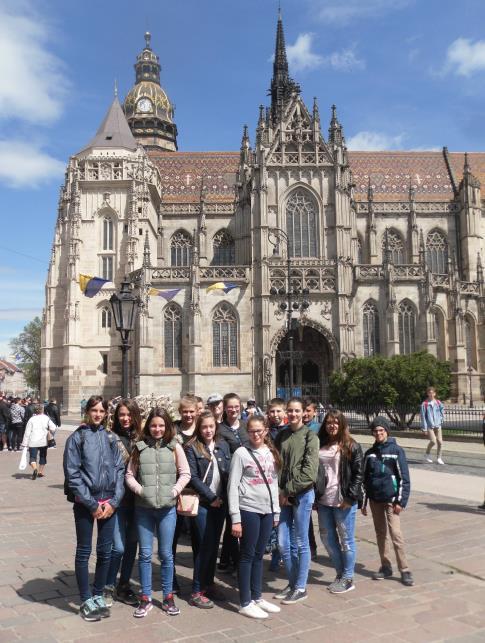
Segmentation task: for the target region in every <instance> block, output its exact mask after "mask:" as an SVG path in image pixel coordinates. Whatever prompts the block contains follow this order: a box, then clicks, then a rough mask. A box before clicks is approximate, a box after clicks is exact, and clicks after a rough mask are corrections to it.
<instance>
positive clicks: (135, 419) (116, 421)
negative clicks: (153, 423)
mask: <svg viewBox="0 0 485 643" xmlns="http://www.w3.org/2000/svg"><path fill="white" fill-rule="evenodd" d="M122 406H125V407H126V408H127V409H128V411H129V413H130V416H131V426H130V429H131V431H130V433H131V435H132V439H133V440H135V441H136V442H138V440H140V438H141V433H142V431H141V413H140V407H139V406H138V404H137V403H136V401H135V400H134V399H132V398H126V399H123V400H121V401H120V402H118V404H117V406H116V408H115V412H114V415H113V428H112V431H113V433H116V434H117V435H123V433H124V432H123V429H122V428H121V424H120V410H121V407H122Z"/></svg>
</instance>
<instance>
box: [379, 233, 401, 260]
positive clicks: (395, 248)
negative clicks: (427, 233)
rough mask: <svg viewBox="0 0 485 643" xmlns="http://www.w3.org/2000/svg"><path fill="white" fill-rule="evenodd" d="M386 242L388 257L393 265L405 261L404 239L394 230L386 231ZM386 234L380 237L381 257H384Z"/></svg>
mask: <svg viewBox="0 0 485 643" xmlns="http://www.w3.org/2000/svg"><path fill="white" fill-rule="evenodd" d="M387 243H388V245H389V252H390V259H391V261H392V263H393V264H394V265H395V266H399V265H401V264H404V263H406V252H405V248H404V241H403V238H402V237H401V235H400V234H399V232H397V231H396V230H388V231H387ZM385 253H386V235H384V236H383V237H382V257H383V259H385Z"/></svg>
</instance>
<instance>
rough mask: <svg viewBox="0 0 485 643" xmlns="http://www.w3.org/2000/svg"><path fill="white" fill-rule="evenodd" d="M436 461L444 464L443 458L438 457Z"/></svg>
mask: <svg viewBox="0 0 485 643" xmlns="http://www.w3.org/2000/svg"><path fill="white" fill-rule="evenodd" d="M436 462H437V463H438V464H444V462H443V458H438V459H437V460H436Z"/></svg>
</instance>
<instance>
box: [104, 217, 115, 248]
mask: <svg viewBox="0 0 485 643" xmlns="http://www.w3.org/2000/svg"><path fill="white" fill-rule="evenodd" d="M103 250H113V219H112V218H111V217H104V218H103Z"/></svg>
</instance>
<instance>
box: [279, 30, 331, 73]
mask: <svg viewBox="0 0 485 643" xmlns="http://www.w3.org/2000/svg"><path fill="white" fill-rule="evenodd" d="M312 42H313V34H311V33H301V34H299V35H298V38H297V39H296V42H295V44H294V45H288V47H287V48H286V52H287V54H288V62H289V63H290V66H291V68H292V70H295V71H302V70H304V69H315V68H316V67H320V66H321V65H322V64H323V58H322V56H319V55H318V54H315V53H314V52H313V51H311V47H312Z"/></svg>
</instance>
